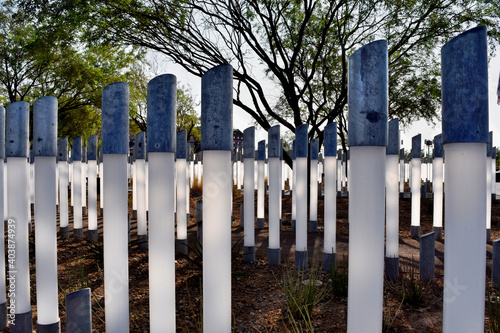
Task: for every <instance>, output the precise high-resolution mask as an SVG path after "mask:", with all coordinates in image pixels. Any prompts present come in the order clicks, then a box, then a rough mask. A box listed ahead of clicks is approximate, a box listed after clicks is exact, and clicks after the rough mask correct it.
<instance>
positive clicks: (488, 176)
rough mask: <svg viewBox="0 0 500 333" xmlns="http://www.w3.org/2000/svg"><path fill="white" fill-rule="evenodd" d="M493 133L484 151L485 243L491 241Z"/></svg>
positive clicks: (490, 133) (489, 136)
mask: <svg viewBox="0 0 500 333" xmlns="http://www.w3.org/2000/svg"><path fill="white" fill-rule="evenodd" d="M492 144H493V132H489V133H488V144H487V149H486V152H487V153H486V184H487V186H486V241H487V242H490V241H491V193H492V192H491V186H490V184H491V178H492V177H493V174H492V169H491V163H490V161H491V151H492V149H493V147H492Z"/></svg>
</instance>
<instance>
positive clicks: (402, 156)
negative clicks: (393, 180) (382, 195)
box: [399, 148, 405, 193]
mask: <svg viewBox="0 0 500 333" xmlns="http://www.w3.org/2000/svg"><path fill="white" fill-rule="evenodd" d="M404 191H405V150H404V148H401V150H400V151H399V192H401V193H403V192H404Z"/></svg>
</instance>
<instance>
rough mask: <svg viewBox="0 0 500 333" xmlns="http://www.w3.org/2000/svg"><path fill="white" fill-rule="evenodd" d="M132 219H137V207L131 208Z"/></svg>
mask: <svg viewBox="0 0 500 333" xmlns="http://www.w3.org/2000/svg"><path fill="white" fill-rule="evenodd" d="M132 220H137V209H133V210H132Z"/></svg>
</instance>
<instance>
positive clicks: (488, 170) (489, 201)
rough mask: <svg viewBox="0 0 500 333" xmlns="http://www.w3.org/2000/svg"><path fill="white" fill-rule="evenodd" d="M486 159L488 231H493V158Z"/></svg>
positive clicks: (487, 157)
mask: <svg viewBox="0 0 500 333" xmlns="http://www.w3.org/2000/svg"><path fill="white" fill-rule="evenodd" d="M484 158H485V159H486V162H485V164H486V184H487V186H486V229H491V186H489V185H490V184H491V176H492V175H491V165H490V164H491V163H490V160H491V156H485V157H484Z"/></svg>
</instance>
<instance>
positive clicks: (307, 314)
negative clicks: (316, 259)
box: [278, 264, 328, 322]
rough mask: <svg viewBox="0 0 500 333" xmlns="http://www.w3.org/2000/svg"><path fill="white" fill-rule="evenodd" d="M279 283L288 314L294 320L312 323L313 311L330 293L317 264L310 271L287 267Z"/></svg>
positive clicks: (291, 266)
mask: <svg viewBox="0 0 500 333" xmlns="http://www.w3.org/2000/svg"><path fill="white" fill-rule="evenodd" d="M278 282H279V285H280V287H281V289H282V291H283V294H284V295H285V300H286V306H287V312H288V313H289V314H290V316H291V318H293V319H294V320H304V321H305V322H308V321H310V319H311V314H312V311H313V309H314V308H315V307H316V306H317V305H318V304H319V303H320V302H322V301H323V300H324V299H325V297H326V295H327V293H328V287H327V285H325V284H324V283H323V281H322V278H321V268H320V267H319V266H318V265H317V264H313V266H312V267H311V268H310V269H309V270H306V269H300V270H297V269H295V268H294V266H293V265H285V266H284V268H283V272H282V277H281V280H279V281H278Z"/></svg>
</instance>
